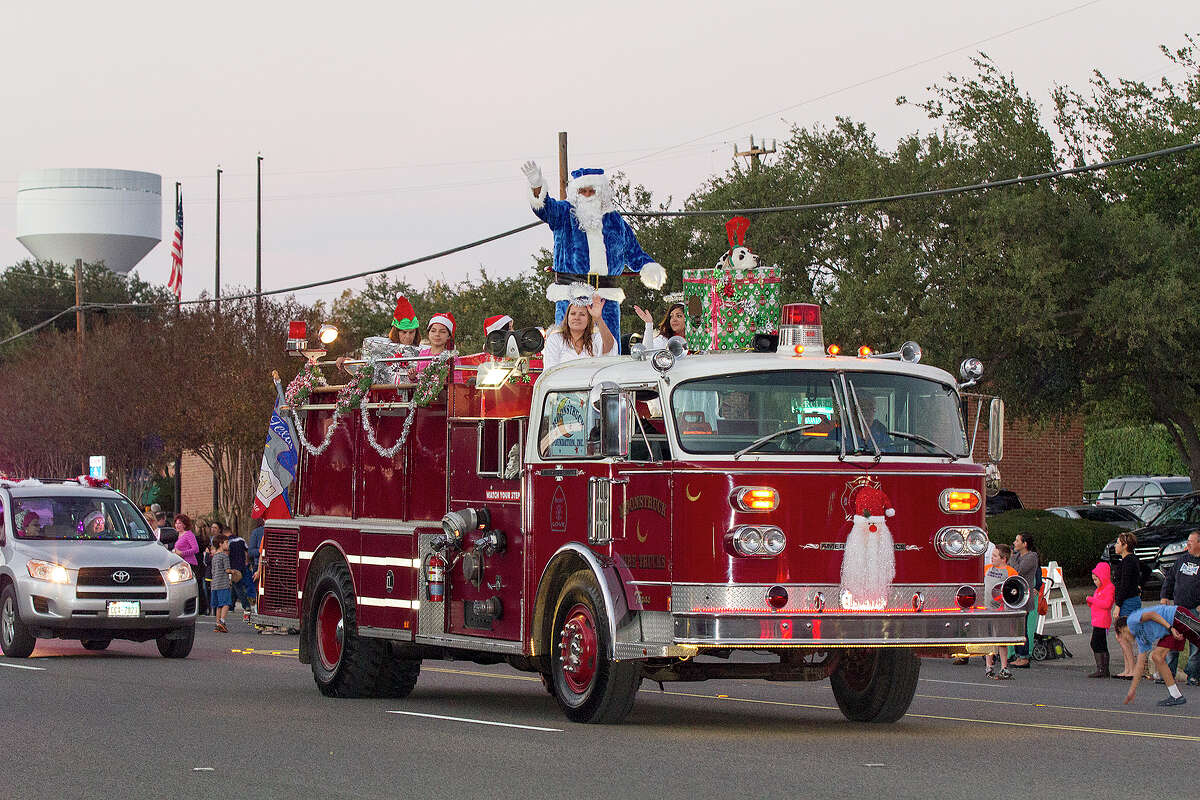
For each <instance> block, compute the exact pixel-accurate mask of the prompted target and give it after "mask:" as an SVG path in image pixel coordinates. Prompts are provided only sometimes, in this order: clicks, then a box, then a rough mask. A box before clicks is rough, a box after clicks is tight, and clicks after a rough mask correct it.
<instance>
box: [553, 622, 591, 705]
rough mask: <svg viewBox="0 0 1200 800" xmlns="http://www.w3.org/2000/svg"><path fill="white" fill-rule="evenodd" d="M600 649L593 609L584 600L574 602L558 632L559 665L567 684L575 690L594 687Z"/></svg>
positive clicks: (578, 692) (580, 691)
mask: <svg viewBox="0 0 1200 800" xmlns="http://www.w3.org/2000/svg"><path fill="white" fill-rule="evenodd" d="M599 649H600V648H599V642H598V637H597V635H596V618H595V617H594V616H592V610H591V609H590V608H588V607H587V606H586V605H584V604H583V603H577V604H575V606H573V607H572V608H571V610H570V611H568V612H567V617H566V619H565V620H563V626H562V629H561V630H560V631H559V633H558V651H559V652H558V655H559V662H558V668H559V671H561V672H562V676H563V681H564V682H565V683H566V684H567V688H568V689H570V690H571V691H572V692H574V693H575V694H586V693H587V692H588V691H589V690H590V689H591V688H592V683H593V682H594V681H595V680H596V664H597V653H598V651H599Z"/></svg>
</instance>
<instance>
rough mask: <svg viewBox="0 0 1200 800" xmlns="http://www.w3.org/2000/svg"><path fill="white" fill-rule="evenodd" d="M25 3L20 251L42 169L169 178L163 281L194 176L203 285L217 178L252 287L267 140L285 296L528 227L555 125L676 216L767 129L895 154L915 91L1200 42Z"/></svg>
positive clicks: (1155, 61) (542, 15) (11, 226)
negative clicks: (980, 57) (976, 70)
mask: <svg viewBox="0 0 1200 800" xmlns="http://www.w3.org/2000/svg"><path fill="white" fill-rule="evenodd" d="M5 16H6V22H7V25H6V27H7V29H8V34H9V35H8V36H6V37H5V38H6V41H5V43H4V45H3V47H0V74H4V75H6V76H8V77H7V79H6V80H4V81H3V82H0V109H3V113H4V117H5V123H4V124H3V125H0V266H8V265H11V264H15V263H16V262H18V261H20V260H21V259H23V258H26V257H28V255H29V254H28V252H27V251H26V250H25V249H24V248H23V247H22V246H21V244H20V243H19V242H18V241H17V240H16V188H17V180H18V176H19V175H20V174H21V172H22V171H24V170H27V169H36V168H43V167H104V168H114V169H134V170H144V171H149V172H156V173H159V174H161V175H162V178H163V230H162V237H163V242H162V243H160V244H159V245H158V246H156V247H155V248H154V249H153V250H152V251H151V252H150V253H149V254H148V255H147V256H146V257H145V258H144V259H143V260H142V261H141V263H140V264H139V265H138V266H137V267H136V272H137V274H138V275H139V276H141V277H142V278H143V279H144V280H148V281H151V282H154V283H162V284H165V283H166V281H167V277H168V275H169V273H170V239H171V235H172V225H173V217H174V214H173V201H174V183H175V182H176V181H179V182H181V183H182V185H183V192H184V213H185V219H186V222H185V239H184V288H183V294H184V299H192V298H195V297H196V296H198V295H199V293H200V292H201V291H208V292H209V293H210V294H211V293H212V291H213V277H214V269H213V266H214V256H215V235H214V233H215V230H214V229H215V211H216V204H215V186H216V179H215V173H216V169H217V167H218V166H220V167H221V168H222V169H223V170H224V172H223V176H222V187H221V194H222V204H221V274H222V284H223V285H224V286H225V287H226V289H225V290H224V291H225V292H226V293H228V292H229V287H231V286H235V285H237V286H249V287H252V286H253V284H254V273H255V158H256V155H257V154H259V153H261V154H262V156H263V175H262V179H263V223H262V224H263V242H262V284H263V289H264V290H269V289H275V288H280V287H285V286H291V285H296V284H300V283H305V282H308V281H315V280H321V279H325V278H332V277H335V276H338V275H344V274H349V273H353V272H358V271H362V270H367V269H372V268H376V267H382V266H387V265H389V264H394V263H397V262H400V261H405V260H409V259H412V258H415V257H418V256H421V255H424V254H427V253H432V252H436V251H439V250H443V249H446V248H449V247H453V246H455V245H458V244H461V243H464V242H468V241H473V240H475V239H479V238H483V237H485V236H488V235H491V234H494V233H497V232H500V231H503V230H507V229H510V228H514V227H517V226H519V225H522V224H524V223H527V222H530V221H533V220H534V217H533V216H532V214H531V212H530V210H529V206H528V203H527V201H526V195H527V192H528V189H527V184H526V182H525V179H524V177H523V176H522V174H521V171H520V165H521V163H522V162H523V161H524V160H526V159H535V160H537V161H538V162H539V163H540V164H541V166H542V169H543V172H544V173H545V175H546V177H547V181H548V182H549V183H550V184H551V185H552V186H556V181H557V174H558V164H557V158H558V156H557V141H558V132H559V131H566V132H567V133H568V137H569V153H570V157H569V161H570V166H571V168H576V167H580V166H600V167H605V168H607V169H609V170H613V169H619V170H622V171H624V172H625V173H626V174H627V175H628V177H629V178H630V179H631V180H632V181H633V182H635V183H640V184H643V185H645V186H646V187H647V188H649V189H650V190H651V191H653V192H654V195H655V197H656V199H657V200H660V201H661V200H665V199H666V198H668V197H673V198H675V199H676V203H675V205H676V206H677V205H678V201H679V200H682V199H683V198H685V197H686V196H687V195H689V194H690V193H692V192H693V191H695V190H696V189H697V188H699V187H700V186H701V185H702V184H703V183H704V181H705V180H706V179H707V178H709V177H710V176H712V175H714V174H720V173H722V172H724V171H725V170H726V169H727V168H728V167H729V166H730V165H731V163H732V159H733V151H734V148H735V146H738V147H739V148H741V149H745V148H746V147H747V146H748V145H749V137H750V136H754V137H755V140H756V141H759V140H761V139H764V138H765V139H767V140H770V139H772V138H775V139H780V140H782V139H784V138H786V136H787V135H788V132H789V131H790V130H791V128H792V126H793V125H796V126H812V125H829V124H831V123H832V122H833V120H834V118H835V117H836V116H839V115H841V116H849V117H851V118H853V119H855V120H857V121H859V122H862V123H864V124H866V125H867V126H868V127H869V128H870V129H871V130H873V131H874V132H875V133H876V135H877V137H878V141H879V143H880V144H881V145H882V146H884V147H888V148H890V147H891V146H892V145H893V144H894V143H895V141H896V140H897V139H898V138H900V137H901V136H904V135H906V134H909V133H912V132H914V131H928V130H931V128H932V124H931V122H930V121H929V120H927V119H925V118H924V116H923V114H922V112H921V111H920V110H919V109H917V108H915V107H913V106H911V105H909V106H897V105H896V103H895V99H896V97H897V96H899V95H905V96H907V97H908V98H909V99H910V100H917V99H919V98H922V97H925V96H926V94H927V93H926V91H925V89H926V87H928V86H929V85H930V84H932V83H935V82H937V81H938V80H940V79H941V78H943V77H944V76H945V75H947V74H950V73H957V74H969V73H970V72H972V68H971V65H970V62H969V58H970V56H971V55H972V54H973V53H975V52H977V51H979V50H983V51H984V52H986V53H987V54H988V55H990V56H991V57H992V58H993V59H994V60H995V61H996V63H997V64H998V65H999V67H1000V68H1001V69H1003V70H1005V71H1007V72H1011V73H1012V74H1013V75H1014V76H1015V78H1016V80H1017V83H1018V85H1019V86H1021V87H1022V88H1023V89H1024V90H1025V91H1027V92H1029V93H1031V94H1033V96H1034V97H1036V98H1038V99H1039V100H1040V101H1041V102H1042V103H1043V105H1044V107H1046V108H1049V91H1050V90H1051V88H1052V87H1053V86H1055V85H1066V86H1071V87H1074V88H1076V89H1085V88H1086V86H1087V82H1088V80H1089V78H1090V77H1091V73H1092V70H1093V69H1100V70H1101V71H1103V72H1104V73H1105V74H1106V75H1109V76H1110V77H1127V78H1134V79H1143V80H1147V81H1157V80H1158V79H1159V78H1160V77H1162V76H1164V75H1165V76H1167V77H1168V78H1169V77H1172V73H1171V72H1170V71H1168V70H1169V67H1170V65H1169V63H1168V62H1167V61H1166V59H1164V58H1163V56H1162V55H1161V54H1160V53H1159V50H1158V46H1159V45H1160V44H1166V45H1168V46H1169V47H1172V48H1176V47H1181V46H1183V45H1184V44H1185V40H1184V34H1185V33H1188V32H1200V3H1197V2H1196V0H1155V2H1150V3H1131V2H1128V0H1009V2H1006V3H982V2H963V0H910V1H909V2H906V3H897V2H894V0H890V1H889V2H878V1H877V0H860V1H859V2H856V3H829V4H820V7H818V4H814V3H807V2H796V0H791V1H790V2H762V1H760V0H743V1H742V2H739V3H728V2H722V3H710V2H700V1H699V0H663V1H662V2H655V0H649V1H647V0H641V2H627V1H626V0H611V2H608V3H604V4H597V3H586V4H584V3H566V2H560V3H557V4H551V3H545V2H525V0H507V1H506V2H504V3H458V2H442V3H421V4H415V3H411V2H408V3H396V2H389V3H358V2H343V3H338V4H321V5H320V6H317V5H316V4H314V3H304V2H301V3H296V2H289V3H277V2H261V1H260V2H254V3H246V2H240V3H232V2H224V0H211V2H206V3H182V4H170V3H168V4H164V3H159V2H154V3H142V2H120V3H108V4H98V3H94V2H88V3H78V2H73V0H68V1H67V2H63V3H22V4H12V5H9V6H6V11H5ZM1179 74H1180V73H1178V72H1176V73H1174V76H1175V77H1178V76H1179ZM831 199H832V198H831ZM549 244H550V233H549V231H548V229H546V228H545V227H544V226H539V227H537V228H534V229H533V230H530V231H527V232H524V233H521V234H518V235H516V236H513V237H510V238H508V239H504V240H502V241H499V242H495V243H492V244H489V245H485V246H483V247H479V248H476V249H473V250H469V251H467V252H463V253H459V254H456V255H453V256H450V257H446V258H443V259H439V260H436V261H433V262H429V263H427V264H423V265H419V266H415V267H412V268H408V269H405V270H401V271H400V272H398V273H393V274H394V275H399V276H403V277H404V278H405V279H407V280H408V281H409V282H411V283H414V284H416V285H417V286H423V285H424V284H425V283H426V281H428V280H430V279H440V280H447V281H451V282H453V281H459V280H463V279H465V278H467V277H469V276H472V275H475V274H477V272H478V270H479V269H480V268H486V269H487V271H488V272H489V274H492V275H494V276H503V275H511V274H516V273H519V272H522V271H524V270H525V269H526V268H527V267H528V266H529V264H530V263H531V259H532V257H533V254H534V253H536V252H537V251H538V250H539V249H540V248H542V247H546V246H549ZM757 249H759V250H760V251H761V252H763V253H767V254H769V251H770V243H769V242H759V243H757ZM652 255H653V254H652ZM665 266H666V267H667V269H668V270H669V271H674V270H678V269H682V268H683V266H684V265H679V264H666V265H665ZM361 286H362V281H355V282H349V283H342V284H336V285H334V286H330V287H323V288H320V289H313V290H307V291H303V292H300V293H299V294H298V298H299V299H300V300H302V301H304V302H306V303H311V302H314V301H315V300H318V299H331V298H333V297H335V296H336V295H338V294H340V293H341V292H342V291H343V290H344V289H347V288H349V289H351V290H353V289H356V288H361Z"/></svg>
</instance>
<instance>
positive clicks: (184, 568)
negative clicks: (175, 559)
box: [167, 561, 195, 583]
mask: <svg viewBox="0 0 1200 800" xmlns="http://www.w3.org/2000/svg"><path fill="white" fill-rule="evenodd" d="M190 580H195V577H194V576H193V574H192V565H191V564H189V563H187V562H186V561H180V562H179V563H178V564H176V565H175V566H173V567H171V568H170V569H169V570H167V583H183V582H184V581H190Z"/></svg>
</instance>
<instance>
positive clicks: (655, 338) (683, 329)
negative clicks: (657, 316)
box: [633, 303, 687, 350]
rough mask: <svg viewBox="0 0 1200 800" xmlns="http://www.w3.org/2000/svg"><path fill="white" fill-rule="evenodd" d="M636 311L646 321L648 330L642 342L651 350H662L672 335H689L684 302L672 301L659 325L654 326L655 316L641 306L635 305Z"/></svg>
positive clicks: (643, 335)
mask: <svg viewBox="0 0 1200 800" xmlns="http://www.w3.org/2000/svg"><path fill="white" fill-rule="evenodd" d="M633 310H634V312H635V313H636V314H637V315H638V316H639V317H641V320H642V322H644V323H646V332H645V333H644V334H642V344H643V345H645V346H646V348H648V349H650V350H662V349H664V348H665V347H666V346H667V340H668V339H670V338H671V337H672V336H683V337H685V338H686V337H687V310H686V309H685V307H684V305H683V303H672V304H671V307H670V308H668V309H667V313H666V315H665V316H663V318H662V321H661V322H659V323H658V327H657V328H655V327H654V317H652V316H650V312H649V311H647V310H646V309H644V308H642V307H641V306H636V305H635V306H634V307H633Z"/></svg>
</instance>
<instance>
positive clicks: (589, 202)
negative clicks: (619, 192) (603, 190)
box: [571, 192, 604, 233]
mask: <svg viewBox="0 0 1200 800" xmlns="http://www.w3.org/2000/svg"><path fill="white" fill-rule="evenodd" d="M571 204H572V205H573V206H575V221H576V222H577V223H578V224H579V230H581V231H583V232H585V233H600V229H601V227H602V224H603V221H604V200H603V198H601V197H600V193H599V192H597V193H596V194H594V195H592V196H591V197H583V196H582V195H578V194H577V195H575V197H574V199H573V200H572V201H571Z"/></svg>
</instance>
